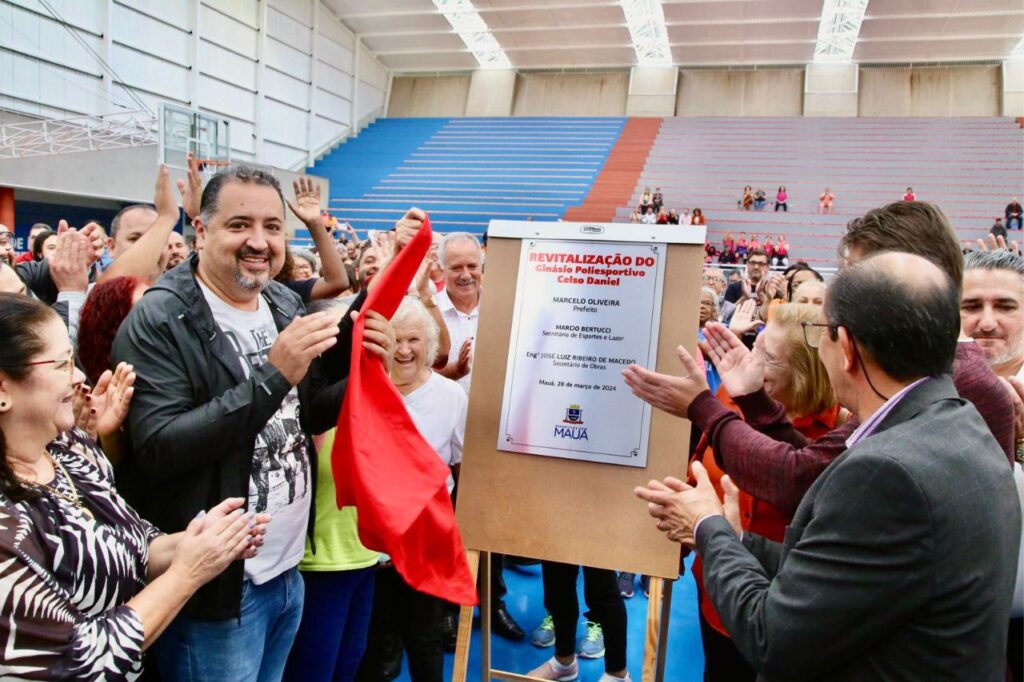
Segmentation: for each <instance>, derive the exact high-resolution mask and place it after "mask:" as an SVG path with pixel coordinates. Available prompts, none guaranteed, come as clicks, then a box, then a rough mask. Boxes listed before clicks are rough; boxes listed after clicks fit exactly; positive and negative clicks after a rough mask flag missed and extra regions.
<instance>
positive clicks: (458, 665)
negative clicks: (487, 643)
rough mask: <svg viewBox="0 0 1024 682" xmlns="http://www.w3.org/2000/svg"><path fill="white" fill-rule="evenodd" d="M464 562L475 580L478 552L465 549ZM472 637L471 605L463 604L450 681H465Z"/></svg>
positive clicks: (477, 567) (478, 558) (478, 559)
mask: <svg viewBox="0 0 1024 682" xmlns="http://www.w3.org/2000/svg"><path fill="white" fill-rule="evenodd" d="M466 562H467V563H468V564H469V572H470V573H471V574H472V576H473V579H474V580H475V579H476V576H477V573H478V572H479V568H480V552H478V551H476V550H475V549H471V550H469V551H467V552H466ZM482 603H483V602H482V601H481V604H482ZM472 637H473V607H472V606H463V607H461V608H460V609H459V631H458V636H457V638H456V644H455V664H454V666H453V668H452V682H466V674H467V673H468V672H469V643H470V640H471V639H472Z"/></svg>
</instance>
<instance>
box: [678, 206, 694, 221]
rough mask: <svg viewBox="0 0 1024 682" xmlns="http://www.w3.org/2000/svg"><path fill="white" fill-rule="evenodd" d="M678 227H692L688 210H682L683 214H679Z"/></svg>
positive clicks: (691, 219) (691, 218)
mask: <svg viewBox="0 0 1024 682" xmlns="http://www.w3.org/2000/svg"><path fill="white" fill-rule="evenodd" d="M679 224H680V225H693V217H692V216H691V215H690V209H688V208H684V209H683V212H682V213H681V214H679Z"/></svg>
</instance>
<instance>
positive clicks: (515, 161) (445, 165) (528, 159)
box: [296, 118, 626, 242]
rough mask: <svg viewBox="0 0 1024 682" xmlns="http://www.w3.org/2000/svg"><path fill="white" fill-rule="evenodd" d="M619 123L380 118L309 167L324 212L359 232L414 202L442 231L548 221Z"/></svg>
mask: <svg viewBox="0 0 1024 682" xmlns="http://www.w3.org/2000/svg"><path fill="white" fill-rule="evenodd" d="M625 122H626V119H624V118H582V119H581V118H453V119H436V118H431V119H423V118H404V119H403V118H397V119H380V120H378V121H376V122H375V123H373V124H372V125H370V126H369V127H368V128H367V129H366V130H364V131H363V132H361V133H360V134H359V136H358V137H356V138H355V139H353V140H351V141H349V142H347V143H345V144H344V145H342V146H341V147H339V148H338V149H336V150H335V151H333V152H332V153H331V154H329V155H327V156H326V157H324V158H323V159H322V160H320V161H319V162H317V163H316V165H314V166H313V168H312V169H310V172H311V173H312V174H314V175H322V176H325V177H327V178H329V179H330V181H331V197H330V205H329V208H330V211H331V213H332V214H333V215H334V216H336V217H337V218H338V219H339V220H342V221H346V222H349V223H351V225H352V226H353V227H354V228H355V229H356V230H357V231H359V232H360V233H363V232H364V231H365V230H368V229H382V230H386V229H390V227H391V226H392V225H393V224H394V222H395V220H396V219H397V218H399V217H401V215H402V213H403V212H404V211H405V210H406V209H407V208H409V207H410V206H418V207H420V208H422V209H424V210H426V211H428V212H429V213H430V216H431V222H432V223H433V226H434V228H435V229H436V230H438V231H440V232H451V231H456V230H464V231H467V232H473V233H478V234H480V233H483V232H484V230H485V229H486V228H487V224H488V223H489V222H490V220H491V219H499V218H500V219H506V220H527V219H531V218H532V219H533V220H537V221H553V220H557V219H559V218H561V217H562V216H563V214H564V213H565V210H566V208H567V207H569V206H571V205H575V204H579V203H582V202H583V200H584V199H585V198H586V196H587V194H588V192H589V191H590V188H591V185H592V184H593V182H594V179H595V178H596V177H597V174H598V173H599V172H600V170H601V168H602V167H603V166H604V162H605V159H606V158H607V157H608V153H609V151H610V150H611V149H612V147H613V146H614V145H615V143H616V141H617V140H618V138H619V134H620V132H621V131H622V127H623V126H624V125H625ZM296 237H297V240H298V241H300V242H301V241H304V239H305V238H308V235H307V234H304V233H303V232H300V233H299V234H297V235H296Z"/></svg>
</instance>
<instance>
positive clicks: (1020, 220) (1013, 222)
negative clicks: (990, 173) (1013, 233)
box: [1006, 197, 1024, 230]
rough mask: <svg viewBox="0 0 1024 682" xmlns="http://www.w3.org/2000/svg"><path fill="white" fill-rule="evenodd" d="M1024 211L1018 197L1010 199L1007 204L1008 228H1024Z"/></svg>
mask: <svg viewBox="0 0 1024 682" xmlns="http://www.w3.org/2000/svg"><path fill="white" fill-rule="evenodd" d="M1022 216H1024V213H1022V209H1021V205H1020V202H1019V201H1017V197H1014V198H1012V199H1010V203H1008V204H1007V205H1006V229H1008V230H1013V229H1018V230H1020V229H1024V217H1022Z"/></svg>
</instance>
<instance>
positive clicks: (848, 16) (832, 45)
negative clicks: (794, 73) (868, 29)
mask: <svg viewBox="0 0 1024 682" xmlns="http://www.w3.org/2000/svg"><path fill="white" fill-rule="evenodd" d="M867 6H868V0H825V4H824V6H823V7H822V8H821V23H819V24H818V42H817V43H816V44H815V45H814V61H815V63H817V64H823V63H824V64H836V63H846V62H850V61H853V50H854V48H855V47H856V46H857V38H858V37H859V36H860V25H861V24H862V23H864V10H866V9H867Z"/></svg>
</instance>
